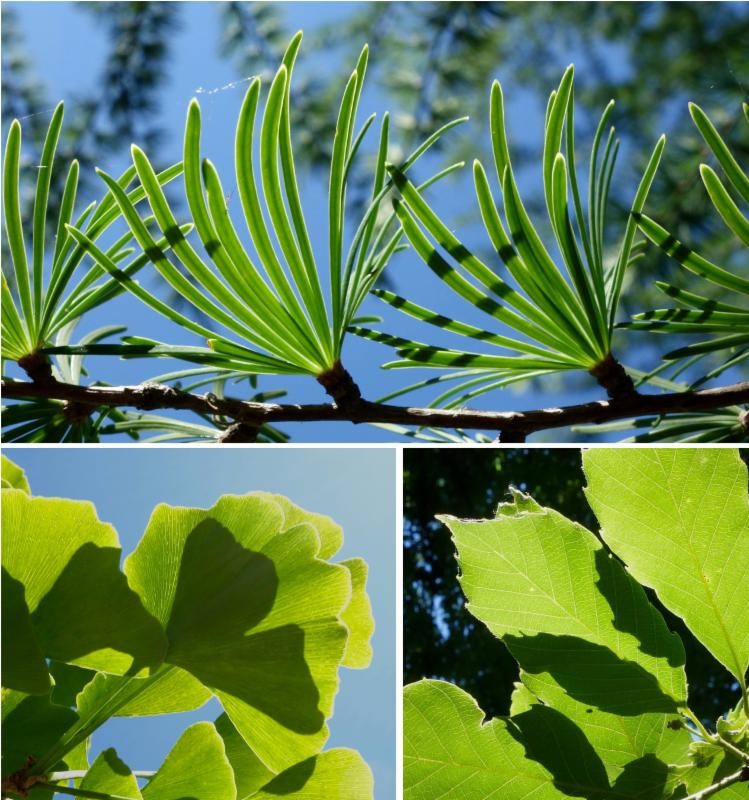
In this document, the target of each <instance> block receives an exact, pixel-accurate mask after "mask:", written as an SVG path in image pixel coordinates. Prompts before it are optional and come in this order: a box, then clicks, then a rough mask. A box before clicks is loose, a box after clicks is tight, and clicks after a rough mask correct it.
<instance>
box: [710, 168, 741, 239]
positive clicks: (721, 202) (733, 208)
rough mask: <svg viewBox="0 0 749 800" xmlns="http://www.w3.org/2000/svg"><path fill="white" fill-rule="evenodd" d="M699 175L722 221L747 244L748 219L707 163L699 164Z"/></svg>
mask: <svg viewBox="0 0 749 800" xmlns="http://www.w3.org/2000/svg"><path fill="white" fill-rule="evenodd" d="M700 175H701V176H702V182H703V183H704V184H705V189H707V193H708V194H709V195H710V199H711V200H712V201H713V205H714V206H715V210H716V211H717V212H718V213H719V214H720V215H721V217H723V221H724V222H725V223H726V225H727V226H728V227H729V228H730V229H731V230H732V231H733V232H734V233H735V234H736V236H738V237H739V239H741V241H742V242H743V243H744V244H746V245H749V220H748V219H747V218H746V216H744V214H743V213H742V212H741V210H740V209H739V207H738V206H737V205H736V203H735V202H734V201H733V198H732V197H731V195H730V194H728V192H727V191H726V189H725V188H724V187H723V184H722V183H721V182H720V178H718V176H717V175H716V174H715V172H714V171H713V170H712V169H710V167H708V166H707V164H702V165H700Z"/></svg>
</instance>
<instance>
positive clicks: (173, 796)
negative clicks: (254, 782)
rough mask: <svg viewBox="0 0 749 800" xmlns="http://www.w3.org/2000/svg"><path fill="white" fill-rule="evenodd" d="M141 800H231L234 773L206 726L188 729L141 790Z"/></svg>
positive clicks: (218, 739) (211, 729) (218, 740)
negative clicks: (191, 799) (193, 799)
mask: <svg viewBox="0 0 749 800" xmlns="http://www.w3.org/2000/svg"><path fill="white" fill-rule="evenodd" d="M142 794H143V800H188V798H195V800H232V798H234V797H236V788H235V785H234V773H233V772H232V769H231V766H230V764H229V761H228V759H227V758H226V753H225V751H224V744H223V741H222V739H221V737H220V736H219V735H218V732H217V731H216V728H215V727H214V726H213V725H212V724H211V723H210V722H198V723H197V724H196V725H191V726H190V727H189V728H188V729H187V730H186V731H185V732H184V733H183V734H182V736H180V738H179V739H178V740H177V743H176V744H175V745H174V747H173V748H172V750H171V752H170V753H169V755H168V756H167V757H166V760H165V761H164V763H163V764H162V765H161V767H160V768H159V771H158V772H157V773H156V775H154V777H153V778H152V779H151V780H150V781H149V782H148V784H147V785H146V786H145V788H144V789H143V792H142Z"/></svg>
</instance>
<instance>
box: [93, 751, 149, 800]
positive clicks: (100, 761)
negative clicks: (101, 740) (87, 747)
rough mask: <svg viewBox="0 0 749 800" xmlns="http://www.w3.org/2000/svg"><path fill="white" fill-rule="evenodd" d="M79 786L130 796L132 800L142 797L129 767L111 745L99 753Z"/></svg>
mask: <svg viewBox="0 0 749 800" xmlns="http://www.w3.org/2000/svg"><path fill="white" fill-rule="evenodd" d="M80 788H81V789H83V790H84V791H90V792H101V793H102V794H113V795H117V796H118V797H131V798H133V800H141V798H142V797H143V795H141V793H140V789H139V788H138V781H137V780H136V779H135V776H134V775H133V773H132V772H131V771H130V767H128V766H127V764H125V762H124V761H122V759H121V758H120V757H119V756H118V755H117V751H116V750H115V749H114V748H113V747H109V748H107V749H106V750H103V751H102V752H101V753H99V755H98V756H97V757H96V760H95V761H94V763H93V764H92V765H91V767H90V768H89V769H88V771H87V772H86V775H85V777H84V778H83V780H82V781H81V785H80Z"/></svg>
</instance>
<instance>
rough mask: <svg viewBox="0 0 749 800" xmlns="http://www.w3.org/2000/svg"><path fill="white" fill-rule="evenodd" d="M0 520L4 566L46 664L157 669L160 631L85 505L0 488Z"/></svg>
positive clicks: (111, 540) (110, 533)
mask: <svg viewBox="0 0 749 800" xmlns="http://www.w3.org/2000/svg"><path fill="white" fill-rule="evenodd" d="M2 516H3V539H2V560H3V565H4V567H5V569H6V570H7V572H8V574H9V575H10V576H11V577H12V578H13V579H14V580H15V581H18V582H19V583H20V584H21V585H22V586H23V588H24V593H25V594H24V596H25V602H26V605H27V607H28V609H29V612H30V614H31V621H32V625H33V631H34V636H35V638H36V641H37V642H38V644H39V648H40V650H41V652H42V653H43V654H44V655H45V656H46V657H48V658H54V659H58V660H60V661H68V662H70V663H75V664H81V665H83V666H88V667H92V668H94V669H101V670H104V671H107V672H113V673H118V674H123V673H126V672H128V673H130V674H137V673H139V672H141V671H143V670H146V669H152V668H154V667H157V666H158V665H159V664H160V663H161V661H162V658H163V654H164V651H165V647H166V641H165V638H164V632H163V631H162V629H161V626H160V625H159V623H158V622H157V621H156V620H155V619H154V618H153V617H152V616H151V615H150V614H149V613H148V612H147V611H146V610H145V609H144V607H143V604H142V603H141V601H140V599H139V598H138V596H137V595H136V594H135V593H134V592H133V591H132V589H131V588H130V587H129V586H128V583H127V580H126V579H125V576H124V575H123V574H122V572H120V568H119V561H120V552H121V551H120V547H119V542H118V540H117V534H116V533H115V531H114V529H113V528H112V527H111V526H110V525H107V524H106V523H103V522H101V521H100V520H99V519H98V518H97V516H96V513H95V510H94V507H93V506H92V505H91V504H90V503H87V502H80V501H76V500H65V499H58V498H42V497H29V496H28V495H27V494H25V493H24V492H23V491H21V490H17V489H7V490H5V492H4V493H3V507H2ZM13 630H14V628H13V627H11V631H13Z"/></svg>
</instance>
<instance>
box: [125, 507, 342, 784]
mask: <svg viewBox="0 0 749 800" xmlns="http://www.w3.org/2000/svg"><path fill="white" fill-rule="evenodd" d="M319 550H320V536H319V534H318V533H317V531H316V529H315V528H314V523H313V524H309V523H304V522H301V523H297V522H294V523H293V524H292V526H291V527H290V528H288V529H287V528H286V524H285V517H284V510H283V507H282V506H281V505H280V504H278V503H276V502H274V501H273V500H272V499H269V498H267V497H265V496H258V495H247V496H243V497H233V496H228V497H224V498H222V499H221V500H220V501H219V502H218V503H217V504H216V505H215V506H214V507H213V508H212V509H210V510H208V511H203V510H197V509H181V508H170V507H169V506H160V507H159V508H157V509H156V511H155V512H154V514H153V516H152V518H151V521H150V522H149V525H148V527H147V529H146V532H145V534H144V536H143V538H142V540H141V542H140V544H139V545H138V548H137V549H136V550H135V552H134V553H133V554H132V555H131V556H130V557H129V558H128V559H127V561H126V564H125V572H126V574H127V575H128V576H129V578H130V580H131V581H132V582H133V585H134V587H136V590H137V591H138V593H139V594H140V596H141V597H142V598H143V602H144V604H145V605H146V607H147V608H148V610H149V611H150V612H151V613H152V614H154V616H156V617H157V619H159V620H160V621H161V622H162V624H163V625H164V627H165V629H166V631H167V636H168V639H169V650H168V652H167V655H166V661H167V662H168V663H170V664H175V665H177V666H179V667H181V668H183V669H185V670H187V671H188V672H190V673H192V674H193V675H194V676H195V677H197V678H198V679H199V680H200V681H201V682H202V683H203V684H204V685H205V686H207V687H208V688H210V689H211V690H212V691H213V692H214V693H215V694H216V695H217V696H218V698H219V699H220V700H221V702H222V704H223V705H224V708H225V710H226V712H227V713H228V715H229V717H230V718H231V720H232V722H233V724H234V725H235V726H236V727H237V729H238V730H239V731H240V733H241V734H242V736H243V737H244V738H245V739H246V741H247V742H248V744H250V746H251V747H252V749H253V750H254V751H255V752H256V753H257V755H258V756H259V757H260V758H261V760H262V762H263V763H264V764H265V765H266V766H267V767H268V768H269V769H271V770H272V771H273V772H279V771H280V770H282V769H285V768H287V767H288V766H290V765H291V764H292V763H296V762H297V761H299V760H300V758H304V757H306V756H308V755H312V754H314V753H316V752H318V751H319V750H320V748H321V746H322V744H323V743H324V742H325V740H326V738H327V727H326V725H325V720H326V719H327V718H328V717H329V716H330V715H331V713H332V705H333V697H334V695H335V693H336V691H337V687H338V681H337V671H338V667H339V666H340V662H341V659H342V656H343V652H344V649H345V644H346V629H345V627H344V626H343V625H342V624H341V622H339V615H340V614H341V612H342V611H343V609H344V608H345V607H346V605H347V603H348V601H349V598H350V592H351V588H350V577H349V573H348V570H346V568H345V567H342V566H336V565H332V564H327V563H325V562H323V561H321V560H319V559H318V557H317V554H318V552H319ZM217 652H220V653H221V657H220V658H216V653H217ZM292 756H293V758H292Z"/></svg>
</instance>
